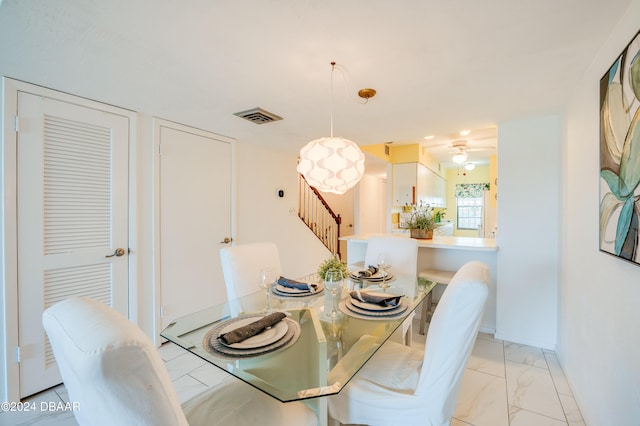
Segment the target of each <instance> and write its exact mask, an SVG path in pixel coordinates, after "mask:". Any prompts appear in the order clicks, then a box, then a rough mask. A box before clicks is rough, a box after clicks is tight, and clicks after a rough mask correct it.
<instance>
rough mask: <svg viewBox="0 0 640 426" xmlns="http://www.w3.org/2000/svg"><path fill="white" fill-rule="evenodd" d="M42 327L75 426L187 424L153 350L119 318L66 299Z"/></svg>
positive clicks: (86, 302) (45, 317) (89, 302)
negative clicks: (70, 404) (73, 404)
mask: <svg viewBox="0 0 640 426" xmlns="http://www.w3.org/2000/svg"><path fill="white" fill-rule="evenodd" d="M42 323H43V325H44V328H45V331H46V332H47V336H48V337H49V341H50V342H51V347H52V348H53V354H54V356H55V359H56V362H57V363H58V368H59V369H60V374H61V375H62V380H63V381H64V385H65V387H66V389H67V390H68V392H69V400H70V401H74V402H78V403H79V405H80V410H77V411H74V414H75V416H76V420H77V421H78V423H79V424H80V425H97V426H102V425H104V426H111V425H149V426H158V425H162V426H165V425H166V426H175V425H180V426H182V425H184V426H187V425H188V424H187V420H186V418H185V416H184V413H183V411H182V408H181V406H180V402H179V400H178V396H177V395H176V392H175V390H174V388H173V384H172V382H171V378H170V377H169V373H168V372H167V370H166V367H165V366H164V363H163V362H162V359H161V358H160V355H159V354H158V352H157V350H156V348H155V347H154V346H153V344H152V343H151V340H150V339H149V338H148V337H147V336H146V335H145V334H144V333H143V332H142V330H140V329H139V328H138V327H136V326H135V325H134V324H133V323H131V322H130V321H129V320H128V319H127V318H125V317H124V316H123V315H122V314H120V313H119V312H117V311H115V310H113V309H111V308H109V307H108V306H106V305H104V304H102V303H100V302H98V301H96V300H93V299H89V298H79V297H72V298H69V299H66V300H63V301H62V302H58V303H56V304H55V305H53V306H51V307H49V308H48V309H46V310H45V311H44V313H43V315H42Z"/></svg>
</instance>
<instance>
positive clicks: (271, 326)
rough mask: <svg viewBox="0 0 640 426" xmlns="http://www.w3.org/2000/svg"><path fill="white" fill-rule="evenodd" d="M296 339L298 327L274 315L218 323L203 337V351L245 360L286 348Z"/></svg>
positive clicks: (268, 314) (284, 317)
mask: <svg viewBox="0 0 640 426" xmlns="http://www.w3.org/2000/svg"><path fill="white" fill-rule="evenodd" d="M298 337H300V324H298V323H297V322H296V321H294V320H292V319H290V318H288V316H287V314H286V313H285V312H279V311H276V312H271V313H260V314H252V315H243V316H240V317H236V318H231V319H228V320H226V321H224V322H221V323H220V324H217V325H216V326H215V327H214V328H212V329H211V330H209V331H208V332H207V334H206V335H205V336H204V339H203V347H204V348H205V350H206V351H207V352H209V353H211V354H212V355H216V356H226V357H230V358H248V357H254V356H258V355H264V354H267V353H270V352H273V351H276V350H280V349H284V348H287V347H289V346H291V345H293V344H294V343H295V342H296V340H298Z"/></svg>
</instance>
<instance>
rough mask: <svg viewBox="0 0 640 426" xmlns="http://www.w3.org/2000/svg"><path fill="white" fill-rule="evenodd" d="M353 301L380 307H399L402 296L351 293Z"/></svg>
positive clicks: (364, 292) (362, 292) (363, 292)
mask: <svg viewBox="0 0 640 426" xmlns="http://www.w3.org/2000/svg"><path fill="white" fill-rule="evenodd" d="M349 295H350V296H351V298H352V299H356V300H359V301H361V302H365V303H371V304H372V305H379V306H398V304H399V303H400V299H401V298H402V296H394V295H388V296H385V295H382V294H372V293H368V292H366V291H361V292H359V293H358V292H357V291H352V292H351V293H349Z"/></svg>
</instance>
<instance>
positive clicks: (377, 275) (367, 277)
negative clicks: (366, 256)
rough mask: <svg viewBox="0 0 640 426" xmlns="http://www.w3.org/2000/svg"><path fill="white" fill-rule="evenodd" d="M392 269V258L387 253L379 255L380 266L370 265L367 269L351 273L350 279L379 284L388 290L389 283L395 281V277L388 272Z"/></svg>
mask: <svg viewBox="0 0 640 426" xmlns="http://www.w3.org/2000/svg"><path fill="white" fill-rule="evenodd" d="M390 267H391V258H390V256H389V255H388V254H386V253H380V254H379V255H378V264H377V266H375V265H369V266H368V267H367V268H366V269H357V270H355V271H351V272H350V273H349V278H351V279H352V280H354V281H359V282H369V283H379V284H380V286H381V287H382V288H388V287H389V282H391V281H393V280H394V278H395V277H394V276H393V275H392V274H390V273H389V272H387V269H389V268H390Z"/></svg>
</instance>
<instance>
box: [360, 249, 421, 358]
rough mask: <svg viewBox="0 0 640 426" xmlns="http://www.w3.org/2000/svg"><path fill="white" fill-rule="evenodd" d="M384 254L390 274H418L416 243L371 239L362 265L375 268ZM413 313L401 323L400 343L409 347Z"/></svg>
mask: <svg viewBox="0 0 640 426" xmlns="http://www.w3.org/2000/svg"><path fill="white" fill-rule="evenodd" d="M380 253H385V254H387V255H388V258H389V259H391V267H390V268H389V271H388V272H390V273H391V274H393V273H394V272H395V273H400V274H406V275H412V276H416V277H417V273H418V241H417V240H415V239H413V238H404V237H371V238H369V239H368V240H367V250H366V252H365V255H364V265H365V268H368V267H369V265H374V266H376V265H377V264H378V255H379V254H380ZM414 316H415V312H412V313H411V314H410V315H408V316H407V318H406V319H405V320H404V321H403V323H402V328H401V333H402V341H403V342H404V343H405V344H406V345H407V346H410V345H411V340H412V339H411V336H412V323H413V317H414Z"/></svg>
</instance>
